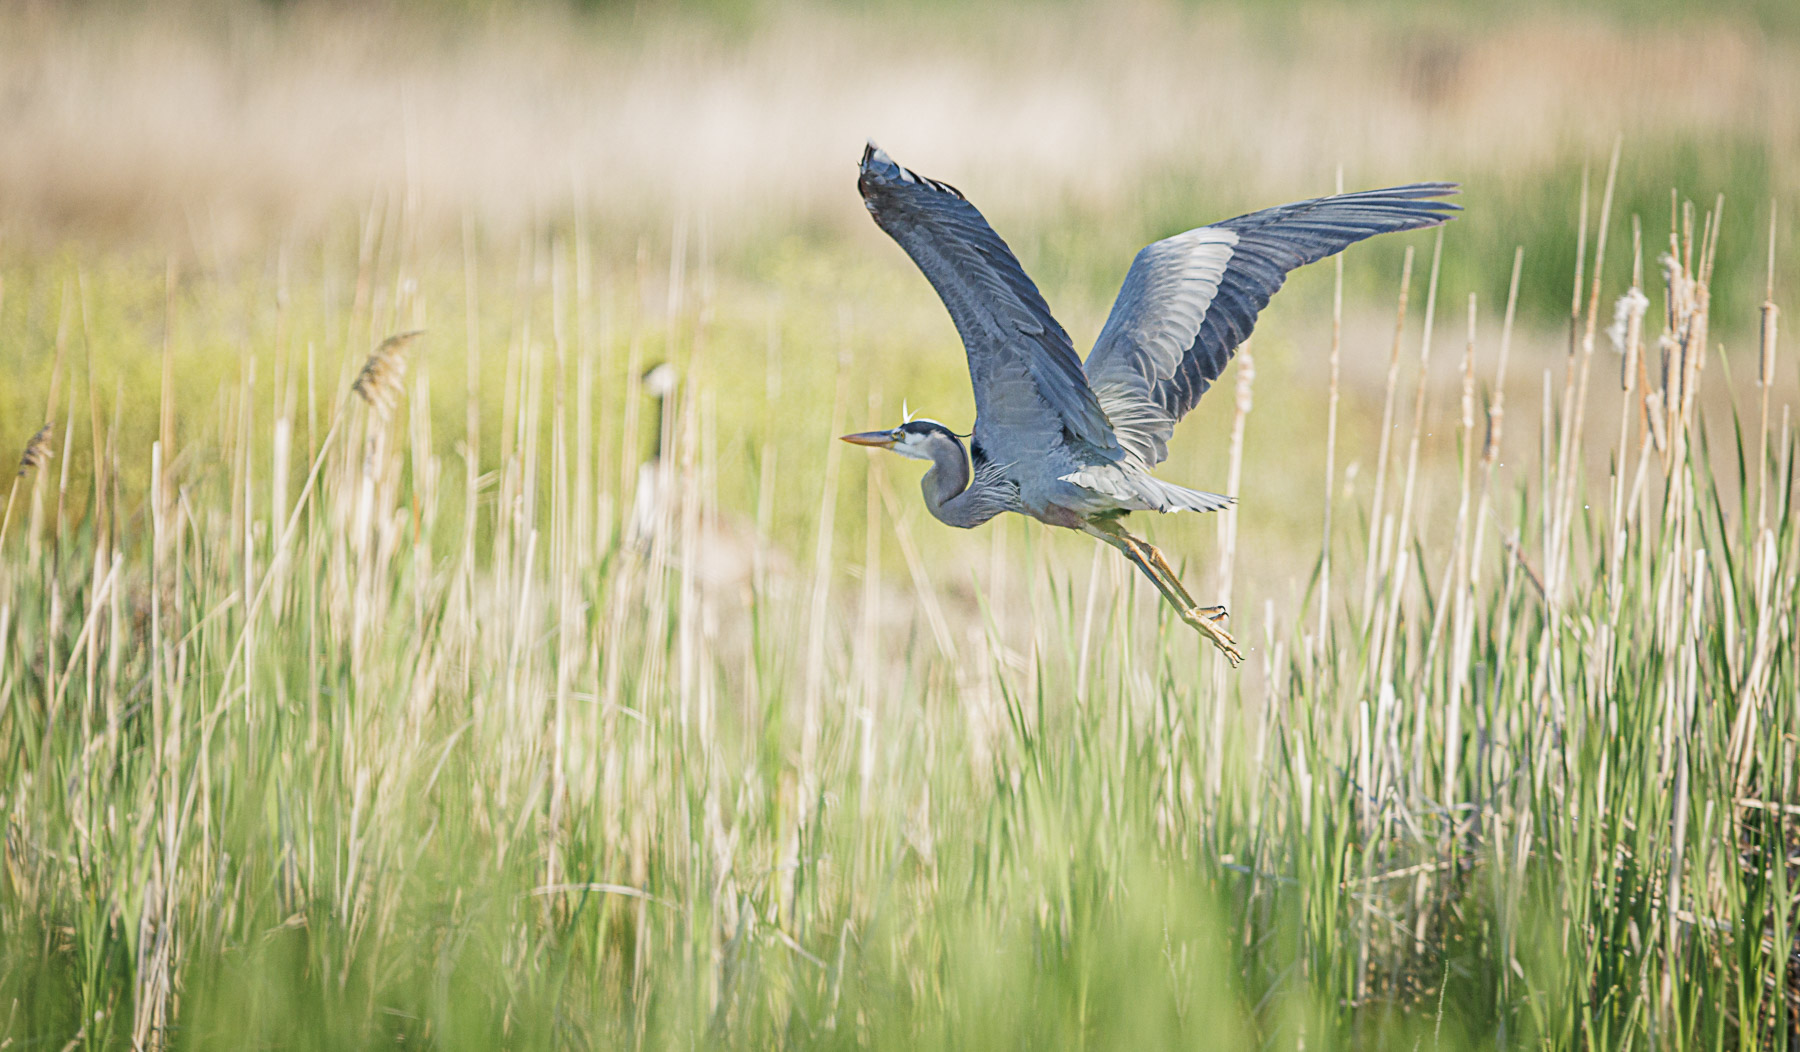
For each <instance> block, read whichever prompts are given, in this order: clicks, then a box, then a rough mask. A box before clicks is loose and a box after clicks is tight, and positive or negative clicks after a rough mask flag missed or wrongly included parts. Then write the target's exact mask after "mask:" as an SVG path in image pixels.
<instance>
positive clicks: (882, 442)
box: [842, 431, 894, 449]
mask: <svg viewBox="0 0 1800 1052" xmlns="http://www.w3.org/2000/svg"><path fill="white" fill-rule="evenodd" d="M842 441H845V442H848V443H850V444H851V445H853V446H879V447H881V448H882V449H893V448H894V433H893V432H892V431H861V432H858V433H857V434H854V435H844V436H843V437H842Z"/></svg>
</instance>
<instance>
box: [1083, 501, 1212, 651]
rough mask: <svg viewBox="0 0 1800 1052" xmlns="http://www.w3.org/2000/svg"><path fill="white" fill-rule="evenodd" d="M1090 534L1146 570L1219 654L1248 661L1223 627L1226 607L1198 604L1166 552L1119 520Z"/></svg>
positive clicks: (1093, 525)
mask: <svg viewBox="0 0 1800 1052" xmlns="http://www.w3.org/2000/svg"><path fill="white" fill-rule="evenodd" d="M1087 532H1089V533H1091V534H1093V535H1094V536H1096V537H1098V538H1100V539H1101V540H1103V541H1105V542H1106V543H1108V544H1110V545H1112V546H1113V547H1114V548H1117V549H1119V551H1121V552H1123V553H1125V558H1127V559H1130V560H1131V561H1132V563H1133V564H1135V565H1136V566H1137V568H1138V569H1139V570H1142V571H1143V573H1144V576H1145V577H1148V578H1150V583H1151V584H1154V585H1155V586H1156V590H1157V591H1159V592H1161V593H1162V595H1163V598H1164V599H1166V600H1168V603H1169V605H1170V606H1172V607H1174V608H1175V612H1176V613H1177V614H1179V615H1180V616H1181V619H1182V620H1183V621H1186V622H1187V623H1188V624H1190V625H1192V626H1193V627H1194V628H1195V629H1198V630H1199V632H1200V633H1201V634H1202V635H1204V636H1206V637H1207V638H1208V639H1210V640H1212V644H1213V645H1214V646H1216V647H1218V648H1219V652H1220V653H1222V654H1224V655H1225V658H1226V660H1228V661H1230V662H1231V663H1232V664H1233V665H1236V664H1237V663H1238V662H1240V661H1242V660H1244V654H1243V652H1242V651H1240V650H1239V649H1238V646H1237V641H1236V640H1235V639H1232V638H1231V634H1230V633H1229V632H1226V631H1225V628H1224V624H1223V622H1224V621H1225V616H1226V615H1225V608H1224V607H1222V606H1201V605H1200V604H1199V603H1196V602H1194V597H1193V596H1191V595H1189V594H1188V591H1187V589H1186V588H1184V587H1182V585H1181V579H1180V578H1179V577H1177V576H1176V574H1175V571H1174V569H1173V568H1172V567H1170V566H1169V560H1168V559H1166V558H1164V557H1163V553H1162V552H1160V551H1157V550H1156V546H1155V545H1153V544H1151V543H1150V542H1149V541H1146V540H1144V539H1143V538H1142V537H1136V536H1133V535H1132V534H1131V533H1130V531H1128V530H1126V529H1125V527H1124V526H1122V525H1120V523H1119V522H1118V521H1117V520H1116V519H1095V520H1092V521H1090V522H1089V523H1087Z"/></svg>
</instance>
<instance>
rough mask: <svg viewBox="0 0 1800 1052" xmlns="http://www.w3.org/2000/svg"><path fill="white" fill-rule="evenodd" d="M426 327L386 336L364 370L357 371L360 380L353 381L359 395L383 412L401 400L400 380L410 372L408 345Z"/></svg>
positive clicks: (370, 405) (365, 364)
mask: <svg viewBox="0 0 1800 1052" xmlns="http://www.w3.org/2000/svg"><path fill="white" fill-rule="evenodd" d="M424 331H425V330H424V329H414V330H412V331H411V332H402V333H396V334H394V335H393V336H389V337H388V338H387V339H385V340H382V341H381V346H379V347H377V348H375V351H374V353H373V354H370V355H369V360H368V361H366V362H364V363H363V367H362V371H361V372H360V373H357V374H356V382H355V383H353V384H351V385H350V389H351V390H352V391H355V392H356V394H357V396H358V397H360V398H361V399H362V400H363V401H364V402H367V403H368V404H369V407H370V408H372V409H374V410H375V411H376V412H378V413H380V414H381V415H383V416H386V415H387V414H388V412H389V411H390V410H392V409H393V408H394V404H395V403H396V402H398V401H399V400H400V381H401V380H402V379H403V378H404V377H405V376H406V355H405V351H406V348H407V345H409V344H411V343H412V342H413V341H414V340H416V339H418V338H419V336H420V335H421V334H422V333H423V332H424Z"/></svg>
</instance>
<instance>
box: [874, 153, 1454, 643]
mask: <svg viewBox="0 0 1800 1052" xmlns="http://www.w3.org/2000/svg"><path fill="white" fill-rule="evenodd" d="M856 185H857V189H858V190H860V191H861V192H862V199H863V204H864V205H865V206H867V207H868V209H869V214H870V215H872V216H874V217H875V223H876V225H877V226H880V227H881V229H883V230H885V231H887V232H888V235H889V236H890V237H892V238H893V239H894V240H895V241H898V242H899V243H900V247H901V248H904V249H905V250H906V254H907V255H909V256H911V257H912V260H913V262H914V263H916V264H918V267H919V269H920V270H921V271H924V273H925V277H926V278H927V279H928V280H929V281H930V282H931V285H932V287H933V288H935V289H936V290H937V294H938V296H939V298H941V299H942V300H943V301H944V306H945V307H946V308H948V309H949V311H950V317H951V320H953V321H954V322H955V323H956V331H957V334H958V335H960V336H961V337H962V341H963V346H964V348H966V349H967V351H968V357H969V375H970V378H971V380H973V382H974V388H975V426H974V428H973V430H972V431H971V432H970V434H969V435H966V436H965V435H958V434H957V433H955V432H953V431H951V430H950V429H949V428H948V427H946V426H944V425H943V424H940V423H938V422H937V421H935V420H924V419H907V420H903V421H902V422H901V423H900V424H899V426H897V427H893V428H889V429H887V430H884V431H865V432H863V433H861V434H856V435H845V436H843V439H844V441H846V442H853V443H855V444H857V445H860V446H875V447H879V448H882V449H891V450H893V451H894V452H896V453H899V454H900V455H901V456H905V457H911V458H912V459H914V460H925V461H929V462H930V463H931V465H932V466H931V469H930V470H929V471H927V472H926V473H925V479H924V483H923V487H922V488H923V489H924V493H925V507H926V509H927V510H929V511H930V512H931V514H932V515H933V516H935V517H936V518H937V519H938V521H940V522H943V523H945V524H946V525H950V526H959V527H962V528H964V529H968V528H971V527H974V526H979V525H981V524H982V523H984V522H986V521H988V520H989V519H991V518H993V517H994V516H996V515H999V514H1000V513H1001V512H1007V511H1013V512H1018V513H1020V514H1022V515H1029V516H1031V517H1032V518H1034V519H1037V520H1038V521H1039V522H1044V523H1048V524H1050V525H1052V526H1062V527H1065V528H1067V529H1071V530H1080V531H1082V532H1083V533H1087V534H1091V535H1092V536H1094V537H1097V538H1099V539H1100V540H1102V541H1105V542H1106V543H1107V544H1110V545H1112V546H1113V547H1114V548H1117V549H1118V550H1119V551H1121V552H1123V553H1124V555H1125V557H1126V558H1127V559H1129V560H1131V562H1132V564H1133V565H1135V566H1136V567H1137V568H1138V569H1139V570H1141V571H1143V573H1144V576H1146V577H1148V578H1149V579H1150V581H1151V583H1152V584H1154V585H1156V588H1157V591H1159V592H1161V593H1162V595H1163V598H1164V599H1166V600H1167V601H1168V603H1169V605H1170V606H1171V607H1173V608H1174V609H1175V612H1176V613H1177V614H1178V615H1180V617H1181V619H1182V620H1183V621H1185V622H1187V623H1188V624H1189V625H1192V626H1193V627H1194V628H1195V629H1197V630H1199V631H1200V633H1201V634H1203V635H1205V636H1207V637H1208V638H1209V639H1211V640H1212V642H1213V643H1214V645H1216V646H1217V647H1218V648H1219V650H1220V651H1221V652H1223V653H1224V655H1225V657H1226V658H1227V659H1228V660H1230V661H1231V663H1232V664H1234V665H1235V664H1237V663H1238V662H1239V661H1241V660H1242V659H1243V654H1242V653H1241V652H1240V651H1239V650H1238V647H1237V644H1236V642H1235V641H1234V640H1233V639H1232V638H1231V635H1230V634H1229V633H1228V632H1227V631H1226V630H1225V618H1226V613H1225V608H1224V607H1222V606H1201V605H1200V604H1198V603H1196V602H1195V601H1194V598H1193V596H1191V595H1189V594H1188V592H1187V589H1186V588H1184V587H1182V584H1181V581H1180V579H1179V578H1178V577H1177V576H1176V573H1175V571H1174V569H1173V568H1172V567H1170V565H1169V561H1168V560H1167V559H1166V558H1164V557H1163V554H1162V553H1161V552H1160V551H1157V550H1156V548H1155V547H1154V546H1152V545H1151V544H1150V543H1149V542H1148V541H1145V540H1144V539H1143V538H1141V537H1137V536H1135V535H1133V534H1132V533H1131V532H1129V531H1128V530H1126V529H1125V525H1124V522H1123V519H1124V517H1125V515H1127V514H1128V513H1130V512H1133V511H1156V512H1174V511H1217V510H1219V509H1220V508H1223V507H1225V506H1226V505H1228V504H1230V503H1232V501H1233V500H1234V498H1232V497H1227V496H1222V495H1220V494H1217V493H1204V492H1201V491H1199V490H1192V489H1187V488H1184V487H1182V486H1177V485H1174V484H1172V483H1168V482H1164V481H1162V480H1161V479H1158V478H1156V477H1155V476H1153V475H1152V474H1151V473H1150V472H1151V469H1152V468H1154V467H1156V465H1158V464H1160V463H1161V462H1162V461H1163V459H1164V458H1165V457H1167V456H1168V441H1169V436H1170V435H1171V434H1172V433H1173V432H1174V430H1175V424H1176V422H1177V421H1179V420H1180V419H1181V418H1182V417H1183V416H1185V415H1187V413H1188V411H1189V410H1191V409H1193V408H1194V405H1195V403H1197V402H1199V401H1200V396H1201V395H1203V394H1205V393H1206V389H1207V388H1208V387H1209V386H1211V384H1212V382H1213V381H1214V380H1217V379H1218V378H1219V374H1220V373H1222V372H1224V370H1225V365H1226V363H1227V362H1229V361H1230V360H1231V355H1232V352H1233V351H1235V350H1236V349H1237V347H1238V345H1239V344H1241V343H1243V342H1244V340H1245V338H1246V337H1248V336H1249V335H1250V329H1251V327H1252V326H1254V325H1255V324H1256V315H1257V313H1258V312H1259V311H1261V310H1262V309H1263V307H1264V306H1266V305H1267V304H1268V302H1269V297H1271V296H1273V295H1274V294H1275V292H1276V290H1277V289H1280V288H1281V284H1282V282H1283V281H1285V280H1286V278H1287V273H1288V271H1290V270H1293V269H1294V268H1295V267H1299V266H1302V265H1304V264H1307V263H1312V262H1314V261H1316V260H1320V259H1324V258H1325V257H1326V256H1330V255H1333V254H1335V253H1337V252H1341V251H1343V250H1344V249H1345V248H1346V247H1348V246H1350V245H1352V244H1354V243H1356V242H1358V241H1361V240H1362V239H1364V238H1366V237H1372V236H1374V235H1376V234H1385V233H1388V232H1390V231H1394V230H1414V229H1418V228H1420V227H1428V226H1436V225H1438V224H1440V223H1442V222H1444V220H1445V219H1447V218H1449V216H1450V214H1451V213H1452V212H1454V211H1457V206H1456V205H1453V204H1450V203H1449V202H1446V201H1439V200H1435V198H1440V197H1443V196H1445V195H1446V194H1451V193H1455V192H1456V184H1455V183H1414V184H1412V185H1409V186H1396V187H1391V188H1389V189H1386V190H1365V191H1363V192H1361V193H1353V194H1337V195H1335V196H1332V197H1321V198H1317V199H1314V200H1311V201H1298V202H1295V203H1294V204H1288V205H1281V206H1279V207H1276V208H1268V209H1264V210H1263V211H1260V212H1252V213H1250V214H1249V215H1245V216H1239V217H1238V218H1236V219H1227V220H1225V221H1224V222H1221V223H1214V224H1212V225H1211V226H1203V227H1198V228H1196V229H1193V230H1189V231H1187V232H1186V233H1182V234H1176V235H1175V236H1173V237H1169V238H1164V239H1163V240H1161V241H1158V242H1156V243H1154V244H1152V245H1149V246H1147V247H1145V248H1144V249H1142V250H1141V251H1139V252H1138V254H1137V258H1136V259H1134V260H1132V263H1131V269H1130V270H1129V271H1128V272H1127V273H1126V275H1125V284H1124V286H1123V287H1122V288H1120V290H1119V297H1118V299H1117V300H1116V301H1114V303H1113V308H1112V313H1111V314H1110V315H1109V316H1108V317H1107V319H1106V324H1105V326H1103V327H1102V328H1101V330H1100V338H1099V339H1098V340H1096V341H1095V343H1094V349H1093V351H1092V352H1090V353H1089V354H1088V356H1087V361H1085V362H1083V361H1082V360H1081V359H1080V358H1079V357H1077V356H1076V354H1075V346H1074V344H1073V343H1072V342H1070V340H1069V334H1068V333H1066V332H1064V331H1063V327H1062V326H1061V325H1059V324H1057V321H1056V318H1055V317H1053V316H1052V315H1051V313H1050V308H1049V306H1048V305H1047V304H1045V303H1044V297H1043V296H1042V295H1041V294H1039V292H1038V290H1037V286H1035V285H1033V284H1032V283H1031V279H1030V278H1029V277H1027V276H1026V274H1025V270H1024V268H1023V267H1021V266H1020V265H1019V261H1018V259H1017V258H1015V257H1014V256H1013V254H1012V250H1011V249H1009V248H1007V247H1006V242H1004V241H1002V240H1000V236H999V235H998V234H996V233H994V229H993V228H992V227H990V226H988V224H987V220H985V219H983V218H982V215H981V213H980V212H979V211H977V210H976V208H975V206H974V205H972V204H970V203H969V200H968V198H966V197H964V196H963V195H962V192H961V191H959V190H957V189H956V188H955V187H953V186H950V185H949V184H947V183H942V182H939V181H938V180H936V179H929V178H926V177H925V176H922V175H919V174H918V173H917V172H914V171H911V170H910V169H906V168H902V167H900V166H899V165H898V164H895V163H894V161H893V159H892V158H890V157H889V156H888V155H887V154H886V153H885V152H883V151H882V150H881V149H880V148H879V147H877V146H876V145H875V144H874V143H872V142H871V143H870V144H869V145H868V147H867V148H866V149H865V150H864V151H863V158H862V165H861V173H860V177H859V178H858V179H857V181H856ZM965 437H966V438H970V439H971V441H970V443H969V445H968V446H967V447H966V448H965V447H964V445H963V439H964V438H965Z"/></svg>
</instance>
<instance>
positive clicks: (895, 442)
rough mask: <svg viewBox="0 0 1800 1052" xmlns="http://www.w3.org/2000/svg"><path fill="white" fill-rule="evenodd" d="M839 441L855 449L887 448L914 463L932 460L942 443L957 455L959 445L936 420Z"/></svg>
mask: <svg viewBox="0 0 1800 1052" xmlns="http://www.w3.org/2000/svg"><path fill="white" fill-rule="evenodd" d="M843 438H844V441H845V442H849V443H852V444H854V445H858V446H877V447H879V448H881V449H891V450H893V451H894V452H896V453H898V454H900V455H901V456H903V457H911V458H912V459H914V460H936V459H937V457H936V456H935V455H934V454H933V452H932V451H933V449H934V448H936V449H940V450H941V449H944V448H945V445H944V444H946V443H947V444H948V445H949V446H950V447H952V448H954V449H955V450H957V451H958V452H961V450H962V442H961V440H960V438H959V437H958V435H957V434H956V432H954V431H952V430H950V429H949V428H947V427H945V426H944V425H943V424H940V423H938V422H937V421H936V420H908V421H907V422H906V423H904V424H901V425H899V426H898V427H895V428H892V429H890V430H887V431H863V432H861V433H859V434H854V435H845V436H843Z"/></svg>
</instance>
